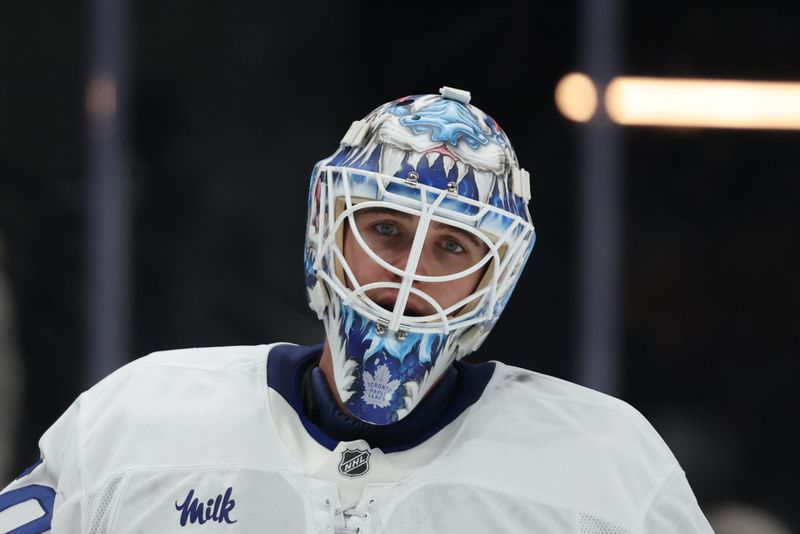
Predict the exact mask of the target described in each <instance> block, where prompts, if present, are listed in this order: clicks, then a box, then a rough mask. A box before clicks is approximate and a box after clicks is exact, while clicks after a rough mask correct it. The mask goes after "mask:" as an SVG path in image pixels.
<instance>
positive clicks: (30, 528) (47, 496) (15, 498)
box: [0, 484, 56, 534]
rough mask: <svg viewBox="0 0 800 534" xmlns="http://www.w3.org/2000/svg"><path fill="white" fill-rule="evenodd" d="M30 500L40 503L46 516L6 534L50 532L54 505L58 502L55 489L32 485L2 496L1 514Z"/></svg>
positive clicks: (0, 498) (0, 502) (0, 500)
mask: <svg viewBox="0 0 800 534" xmlns="http://www.w3.org/2000/svg"><path fill="white" fill-rule="evenodd" d="M30 500H35V501H36V502H38V503H39V506H41V507H42V510H44V515H42V516H40V517H37V518H36V519H34V520H33V521H30V522H28V523H25V524H24V525H22V526H19V527H17V528H15V529H13V530H9V531H6V534H41V533H42V532H47V531H48V530H50V522H51V521H52V520H53V504H54V503H55V500H56V490H54V489H53V488H50V487H47V486H40V485H39V484H32V485H30V486H25V487H23V488H19V489H15V490H12V491H9V492H8V493H3V494H0V512H3V511H4V510H7V509H9V508H11V507H12V506H15V505H17V504H22V503H24V502H27V501H30Z"/></svg>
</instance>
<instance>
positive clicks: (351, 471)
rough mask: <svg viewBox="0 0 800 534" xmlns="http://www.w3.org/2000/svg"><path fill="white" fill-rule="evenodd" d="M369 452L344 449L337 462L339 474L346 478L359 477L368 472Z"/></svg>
mask: <svg viewBox="0 0 800 534" xmlns="http://www.w3.org/2000/svg"><path fill="white" fill-rule="evenodd" d="M371 455H372V453H371V452H369V451H366V450H363V449H345V451H344V452H343V453H342V460H341V461H340V462H339V473H340V474H342V475H344V476H346V477H360V476H363V475H366V474H367V471H369V457H370V456H371Z"/></svg>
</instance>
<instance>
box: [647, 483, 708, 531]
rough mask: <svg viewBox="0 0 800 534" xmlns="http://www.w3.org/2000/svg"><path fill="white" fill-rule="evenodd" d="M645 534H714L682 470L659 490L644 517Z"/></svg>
mask: <svg viewBox="0 0 800 534" xmlns="http://www.w3.org/2000/svg"><path fill="white" fill-rule="evenodd" d="M641 532H643V533H647V534H714V531H713V530H712V529H711V525H709V523H708V520H707V519H706V517H705V515H703V512H702V511H701V510H700V506H699V505H698V504H697V499H696V498H695V496H694V493H693V492H692V488H691V487H689V482H688V481H687V480H686V475H685V474H684V472H683V470H682V469H680V468H676V469H675V470H674V471H673V472H672V473H671V474H670V475H669V476H667V478H666V479H665V480H664V483H663V484H662V485H661V487H660V488H659V491H658V492H657V493H656V495H655V497H654V498H653V501H652V503H651V504H650V506H649V507H648V509H647V512H646V513H645V516H644V523H643V526H642V529H641Z"/></svg>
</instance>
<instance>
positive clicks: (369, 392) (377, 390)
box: [361, 365, 400, 408]
mask: <svg viewBox="0 0 800 534" xmlns="http://www.w3.org/2000/svg"><path fill="white" fill-rule="evenodd" d="M362 377H363V379H364V393H362V395H361V398H362V399H363V400H364V402H366V403H367V404H371V405H373V406H375V407H378V408H386V407H387V406H389V403H391V401H392V397H394V392H395V391H397V388H398V387H400V381H399V380H390V379H391V378H392V375H391V374H390V373H389V367H388V366H386V365H380V366H378V368H377V369H375V374H374V375H372V374H370V373H369V372H368V371H364V374H363V375H362Z"/></svg>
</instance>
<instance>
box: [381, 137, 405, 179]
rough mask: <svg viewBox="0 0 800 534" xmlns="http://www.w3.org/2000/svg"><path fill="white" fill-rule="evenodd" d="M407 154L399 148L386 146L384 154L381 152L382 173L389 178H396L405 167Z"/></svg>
mask: <svg viewBox="0 0 800 534" xmlns="http://www.w3.org/2000/svg"><path fill="white" fill-rule="evenodd" d="M405 154H406V153H405V151H403V150H400V149H399V148H395V147H393V146H390V145H384V146H383V152H381V172H383V173H384V174H388V175H389V176H395V175H396V174H397V171H399V170H400V167H402V166H403V158H404V157H405Z"/></svg>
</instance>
